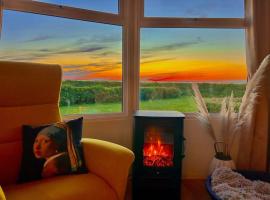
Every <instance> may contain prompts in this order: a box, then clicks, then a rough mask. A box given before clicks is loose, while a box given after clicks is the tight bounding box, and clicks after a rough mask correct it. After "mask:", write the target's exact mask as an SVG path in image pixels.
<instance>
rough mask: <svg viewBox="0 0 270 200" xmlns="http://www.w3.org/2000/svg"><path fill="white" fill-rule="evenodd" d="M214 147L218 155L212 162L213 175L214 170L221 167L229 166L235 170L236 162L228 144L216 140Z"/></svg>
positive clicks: (210, 171) (211, 170)
mask: <svg viewBox="0 0 270 200" xmlns="http://www.w3.org/2000/svg"><path fill="white" fill-rule="evenodd" d="M214 148H215V152H216V155H215V157H214V158H213V159H212V161H211V163H210V167H209V174H210V175H211V174H212V172H213V171H214V170H215V169H216V168H219V167H228V168H230V169H232V170H234V169H235V163H234V161H233V159H232V158H231V156H230V154H229V151H228V145H227V144H225V143H224V142H216V143H215V144H214Z"/></svg>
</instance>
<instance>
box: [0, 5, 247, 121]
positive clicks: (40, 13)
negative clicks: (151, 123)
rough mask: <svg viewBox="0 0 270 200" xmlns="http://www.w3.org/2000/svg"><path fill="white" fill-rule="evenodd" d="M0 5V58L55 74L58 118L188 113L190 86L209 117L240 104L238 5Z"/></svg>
mask: <svg viewBox="0 0 270 200" xmlns="http://www.w3.org/2000/svg"><path fill="white" fill-rule="evenodd" d="M3 2H4V3H3V6H4V16H3V17H4V21H3V32H2V37H1V40H0V58H1V59H5V60H20V61H32V62H47V63H58V64H61V65H62V66H63V68H64V77H63V87H62V92H61V112H62V114H101V113H106V114H108V113H118V114H119V115H118V114H117V116H125V117H126V116H127V115H128V116H132V114H133V111H134V110H135V109H138V108H140V109H147V110H179V111H182V112H194V111H196V106H195V104H194V102H193V103H192V97H191V95H192V91H191V88H190V83H191V82H198V83H199V84H200V89H201V92H202V94H203V95H204V97H205V98H206V99H207V102H208V104H209V106H210V111H212V112H215V111H217V110H218V109H219V103H220V100H221V98H222V97H224V96H227V95H229V94H230V91H231V90H233V91H234V94H235V96H236V97H237V99H239V101H240V97H241V96H242V94H243V91H244V87H245V80H246V67H245V46H244V29H245V27H246V26H247V25H246V20H245V19H244V18H243V17H244V0H226V1H224V0H190V1H184V0H169V1H167V0H166V1H165V0H130V1H126V0H106V1H105V0H93V1H84V0H76V1H72V0H67V1H64V0H28V1H23V2H22V1H20V0H3ZM141 4H143V5H141ZM57 5H58V6H57ZM59 5H64V6H59ZM66 6H67V7H66ZM77 8H82V9H77ZM118 8H121V9H118ZM135 9H136V10H135ZM97 11H101V12H97ZM34 13H35V14H34ZM137 21H138V22H139V23H136V22H137ZM139 70H140V72H139ZM107 116H109V115H107ZM110 116H113V117H114V116H116V115H110ZM101 117H103V115H101Z"/></svg>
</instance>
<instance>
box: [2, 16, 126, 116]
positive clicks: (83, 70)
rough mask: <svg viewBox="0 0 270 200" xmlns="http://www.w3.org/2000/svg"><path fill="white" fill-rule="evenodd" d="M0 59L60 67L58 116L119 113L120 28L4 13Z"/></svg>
mask: <svg viewBox="0 0 270 200" xmlns="http://www.w3.org/2000/svg"><path fill="white" fill-rule="evenodd" d="M0 59H2V60H14V61H30V62H39V63H57V64H60V65H62V67H63V71H64V74H63V84H62V90H61V101H60V106H61V112H62V114H91V113H111V112H121V111H122V27H119V26H114V25H105V24H97V23H91V22H83V21H78V20H70V19H62V18H57V17H48V16H42V15H36V14H29V13H20V12H15V11H5V12H4V23H3V33H2V38H1V40H0Z"/></svg>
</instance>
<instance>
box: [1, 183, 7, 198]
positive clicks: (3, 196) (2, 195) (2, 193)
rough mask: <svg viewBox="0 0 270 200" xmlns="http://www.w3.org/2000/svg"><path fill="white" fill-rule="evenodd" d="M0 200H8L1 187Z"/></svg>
mask: <svg viewBox="0 0 270 200" xmlns="http://www.w3.org/2000/svg"><path fill="white" fill-rule="evenodd" d="M0 200H6V197H5V194H4V192H3V190H2V188H1V186H0Z"/></svg>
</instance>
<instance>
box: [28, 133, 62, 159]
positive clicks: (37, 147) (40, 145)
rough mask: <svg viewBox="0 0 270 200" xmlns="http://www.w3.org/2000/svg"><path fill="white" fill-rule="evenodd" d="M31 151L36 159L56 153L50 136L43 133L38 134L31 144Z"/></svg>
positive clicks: (45, 157)
mask: <svg viewBox="0 0 270 200" xmlns="http://www.w3.org/2000/svg"><path fill="white" fill-rule="evenodd" d="M33 152H34V155H35V157H36V158H38V159H41V158H44V159H48V158H49V157H51V156H53V155H54V154H56V153H57V147H56V144H55V143H54V141H53V140H52V139H51V138H49V137H48V136H46V135H44V134H38V135H37V137H36V139H35V142H34V145H33Z"/></svg>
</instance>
